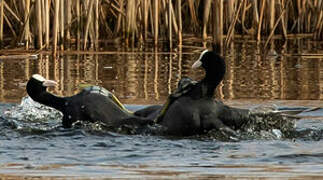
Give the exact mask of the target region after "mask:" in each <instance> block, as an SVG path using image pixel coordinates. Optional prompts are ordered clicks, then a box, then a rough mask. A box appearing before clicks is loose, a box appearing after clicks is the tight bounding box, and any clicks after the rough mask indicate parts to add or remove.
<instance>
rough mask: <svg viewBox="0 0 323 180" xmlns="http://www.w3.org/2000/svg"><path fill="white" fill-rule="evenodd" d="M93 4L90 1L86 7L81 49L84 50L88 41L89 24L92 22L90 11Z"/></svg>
mask: <svg viewBox="0 0 323 180" xmlns="http://www.w3.org/2000/svg"><path fill="white" fill-rule="evenodd" d="M93 4H94V1H92V0H91V1H90V2H89V5H88V8H87V9H89V10H88V12H87V20H86V25H85V33H84V46H83V49H84V50H85V49H86V45H87V39H88V35H89V28H90V23H91V21H92V11H93Z"/></svg>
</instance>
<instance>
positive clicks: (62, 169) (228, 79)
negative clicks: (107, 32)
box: [0, 39, 323, 179]
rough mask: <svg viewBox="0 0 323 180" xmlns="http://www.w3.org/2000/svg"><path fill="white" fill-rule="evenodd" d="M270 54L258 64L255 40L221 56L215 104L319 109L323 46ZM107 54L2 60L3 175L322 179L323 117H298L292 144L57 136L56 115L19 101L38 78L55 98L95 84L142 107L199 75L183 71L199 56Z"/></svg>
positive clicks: (118, 50)
mask: <svg viewBox="0 0 323 180" xmlns="http://www.w3.org/2000/svg"><path fill="white" fill-rule="evenodd" d="M272 48H273V50H275V51H276V52H277V55H276V56H271V57H269V56H267V57H264V56H263V55H262V54H263V53H262V50H261V49H260V48H257V46H255V42H253V41H243V40H236V43H235V44H234V45H233V46H232V47H231V49H230V51H228V52H229V53H228V54H226V55H225V56H226V63H227V74H226V76H225V79H224V81H223V83H221V85H220V86H219V87H218V89H217V91H216V97H217V98H218V99H221V100H223V101H224V102H225V103H226V104H229V105H232V106H236V107H242V108H255V107H258V106H264V105H265V106H279V107H323V103H322V100H323V58H322V56H321V55H320V54H323V50H322V49H323V48H322V44H321V43H318V42H312V41H310V40H302V39H294V40H289V41H288V42H287V43H285V44H283V43H282V42H280V41H277V42H275V44H273V45H272ZM111 49H113V51H112V53H103V54H85V55H84V54H83V55H62V56H60V57H59V59H57V60H56V61H55V60H53V59H52V58H51V57H50V56H48V55H46V54H41V55H39V58H38V59H1V60H0V127H1V128H0V177H1V176H5V177H16V178H17V176H21V175H27V176H32V177H38V176H42V177H56V178H59V177H62V176H64V177H66V176H67V177H83V178H87V177H88V178H89V177H94V178H104V177H112V178H143V177H146V178H188V179H189V178H192V179H194V178H197V177H199V178H224V177H231V178H244V177H246V178H248V177H249V178H250V177H257V178H261V177H262V178H293V177H295V178H296V177H297V178H306V177H307V178H315V177H317V178H318V177H320V178H322V172H323V166H322V164H323V150H322V146H323V140H322V135H323V112H322V109H318V110H316V111H313V112H304V113H302V114H300V116H301V119H300V120H298V121H297V123H296V125H297V127H296V132H297V133H298V136H297V138H279V137H278V136H275V134H273V133H271V132H267V134H265V135H264V136H263V137H258V138H254V139H249V140H241V141H238V142H226V141H220V140H217V139H200V138H196V137H195V138H192V137H190V138H171V137H160V136H151V135H123V134H117V133H112V132H105V131H102V130H100V129H99V128H98V127H96V126H95V125H89V126H87V127H84V126H82V127H75V128H73V129H63V128H61V126H60V114H59V113H57V112H55V111H52V110H50V109H48V108H46V107H43V106H40V105H38V104H35V103H34V102H32V101H30V99H28V98H24V99H23V97H25V96H26V92H25V89H24V88H25V83H26V81H27V80H28V79H29V78H30V77H31V75H32V74H35V73H38V74H41V75H43V76H44V77H46V78H49V79H53V80H56V81H57V82H58V83H59V86H58V87H57V88H54V89H50V91H51V92H53V93H55V94H58V95H63V96H69V95H73V94H75V93H77V92H78V91H79V90H80V89H81V87H80V84H81V85H84V84H92V85H100V86H103V87H105V88H106V89H108V90H110V91H112V92H114V93H115V94H116V96H117V97H118V98H120V100H121V101H122V102H123V103H125V104H131V105H136V106H135V107H137V108H140V107H142V106H143V105H147V104H156V103H158V104H161V103H163V102H164V101H165V100H166V98H167V96H168V94H169V93H171V92H172V91H173V90H174V89H175V88H176V84H177V82H178V81H179V80H180V79H181V78H182V77H185V76H189V77H191V78H193V79H197V80H198V79H201V78H202V77H203V75H204V74H203V71H201V70H199V71H193V70H191V68H190V67H191V65H192V63H193V62H194V61H195V60H196V59H197V58H198V57H199V53H200V52H201V49H200V48H187V46H184V47H183V48H182V49H178V48H175V49H173V51H172V52H168V51H164V50H163V49H162V48H160V49H157V50H156V49H151V48H148V47H145V48H122V47H119V46H117V47H116V46H113V47H110V48H108V47H107V50H110V52H111ZM138 105H139V106H138ZM128 107H131V106H128ZM132 108H133V107H132Z"/></svg>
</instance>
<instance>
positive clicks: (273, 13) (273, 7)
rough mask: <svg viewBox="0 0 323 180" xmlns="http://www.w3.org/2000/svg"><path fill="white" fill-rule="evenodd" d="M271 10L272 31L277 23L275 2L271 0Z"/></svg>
mask: <svg viewBox="0 0 323 180" xmlns="http://www.w3.org/2000/svg"><path fill="white" fill-rule="evenodd" d="M269 2H270V5H269V12H270V21H269V30H270V31H272V30H273V28H274V25H275V2H276V1H269Z"/></svg>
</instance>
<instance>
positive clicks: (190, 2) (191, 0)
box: [187, 0, 199, 26]
mask: <svg viewBox="0 0 323 180" xmlns="http://www.w3.org/2000/svg"><path fill="white" fill-rule="evenodd" d="M187 3H188V7H189V10H190V14H191V18H192V24H193V25H194V26H197V25H198V24H199V23H198V21H197V17H196V13H195V6H194V0H187Z"/></svg>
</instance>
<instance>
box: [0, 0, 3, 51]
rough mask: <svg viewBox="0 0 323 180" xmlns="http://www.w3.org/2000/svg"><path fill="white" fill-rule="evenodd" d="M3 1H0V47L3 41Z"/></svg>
mask: <svg viewBox="0 0 323 180" xmlns="http://www.w3.org/2000/svg"><path fill="white" fill-rule="evenodd" d="M3 2H4V1H3V0H1V2H0V47H1V46H2V41H3V25H4V22H3V17H4V12H3V6H4V3H3Z"/></svg>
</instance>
